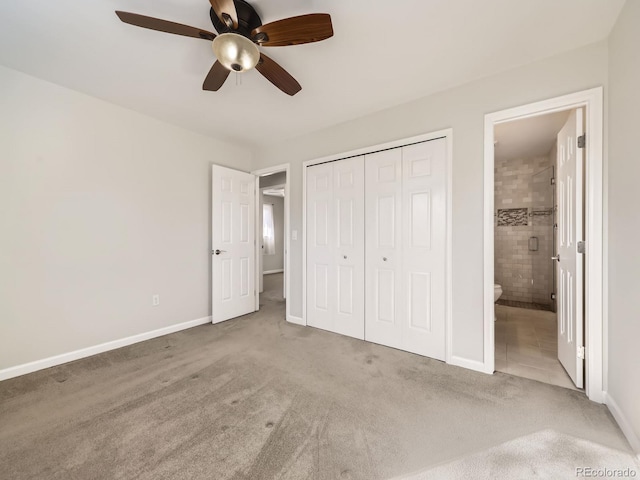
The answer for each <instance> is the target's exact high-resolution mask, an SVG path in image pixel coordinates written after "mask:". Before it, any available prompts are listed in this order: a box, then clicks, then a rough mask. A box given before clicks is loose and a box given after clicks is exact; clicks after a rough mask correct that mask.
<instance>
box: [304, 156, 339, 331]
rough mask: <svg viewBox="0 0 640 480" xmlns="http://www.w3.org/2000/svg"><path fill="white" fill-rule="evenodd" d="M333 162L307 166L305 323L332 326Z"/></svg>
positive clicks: (316, 325) (329, 327)
mask: <svg viewBox="0 0 640 480" xmlns="http://www.w3.org/2000/svg"><path fill="white" fill-rule="evenodd" d="M334 223H335V215H334V210H333V165H332V164H331V163H325V164H321V165H314V166H312V167H308V168H307V324H308V325H310V326H312V327H318V328H323V329H325V330H332V328H333V311H334V305H335V294H334V291H335V290H334V289H333V288H332V287H333V286H334V285H335V278H333V277H334V276H335V272H334V265H335V262H334V260H335V258H334V252H333V250H334V245H333V239H334Z"/></svg>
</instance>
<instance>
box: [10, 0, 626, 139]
mask: <svg viewBox="0 0 640 480" xmlns="http://www.w3.org/2000/svg"><path fill="white" fill-rule="evenodd" d="M251 3H252V4H253V5H254V6H255V7H256V10H257V11H258V13H259V14H260V15H261V17H262V21H263V23H267V22H271V21H274V20H278V19H280V18H284V17H288V16H293V15H300V14H304V13H316V12H318V13H330V14H331V16H332V19H333V26H334V31H335V35H334V37H333V38H330V39H328V40H326V41H324V42H319V43H315V44H307V45H299V46H291V47H273V48H264V51H265V53H267V55H269V56H270V57H272V58H273V59H274V60H276V61H277V62H278V63H280V64H281V65H282V66H283V67H284V68H286V69H287V70H288V71H289V72H290V73H291V74H292V75H293V76H294V77H296V78H297V80H298V81H299V82H300V83H301V85H302V88H303V89H302V91H301V92H300V93H299V94H298V95H296V96H294V97H289V96H287V95H285V94H283V93H282V92H280V91H279V90H278V89H276V88H275V87H274V86H272V85H271V84H270V83H269V82H268V81H267V80H266V79H264V78H263V77H262V76H261V75H260V74H259V73H258V72H257V71H251V72H247V73H245V74H242V75H238V79H241V80H242V82H241V85H236V79H235V78H234V76H235V74H232V75H230V76H229V78H228V80H227V83H226V84H225V85H224V86H223V87H222V88H221V90H220V91H219V92H204V91H202V89H201V87H202V82H203V80H204V78H205V76H206V74H207V72H208V71H209V68H210V67H211V65H212V64H213V62H214V61H215V58H214V56H213V52H212V50H211V45H210V43H209V42H207V41H204V40H199V39H194V38H186V37H180V36H175V35H169V34H164V33H160V32H154V31H150V30H145V29H142V28H137V27H133V26H130V25H126V24H123V23H121V22H120V21H119V20H118V18H117V17H116V15H115V14H114V10H124V11H130V12H135V13H140V14H143V15H149V16H154V17H158V18H163V19H167V20H172V21H174V22H179V23H185V24H188V25H192V26H195V27H200V28H204V29H208V30H212V28H213V27H212V25H211V21H210V19H209V4H208V2H207V0H151V1H149V0H146V1H141V0H101V1H97V0H55V1H52V0H2V1H1V2H0V64H3V65H5V66H8V67H10V68H14V69H16V70H20V71H22V72H25V73H28V74H31V75H34V76H36V77H39V78H42V79H44V80H48V81H51V82H54V83H57V84H60V85H63V86H66V87H69V88H72V89H75V90H78V91H80V92H84V93H87V94H89V95H92V96H95V97H98V98H102V99H104V100H107V101H109V102H112V103H115V104H118V105H122V106H124V107H127V108H131V109H133V110H137V111H139V112H142V113H145V114H148V115H151V116H154V117H157V118H159V119H162V120H164V121H167V122H169V123H173V124H177V125H181V126H183V127H185V128H188V129H190V130H194V131H197V132H201V133H204V134H207V135H210V136H213V137H216V138H220V139H223V140H227V141H232V142H241V143H243V144H246V145H247V146H253V147H257V146H261V145H265V144H268V143H274V142H279V141H282V140H284V139H286V138H291V137H295V136H299V135H303V134H306V133H310V132H312V131H315V130H319V129H322V128H325V127H328V126H331V125H334V124H337V123H340V122H344V121H347V120H350V119H353V118H357V117H360V116H363V115H367V114H369V113H373V112H375V111H378V110H382V109H385V108H389V107H392V106H394V105H398V104H400V103H404V102H407V101H410V100H413V99H416V98H419V97H423V96H426V95H429V94H431V93H434V92H436V91H440V90H443V89H446V88H449V87H452V86H455V85H459V84H462V83H466V82H468V81H471V80H474V79H476V78H480V77H483V76H487V75H490V74H493V73H496V72H499V71H503V70H506V69H509V68H513V67H516V66H518V65H522V64H526V63H529V62H532V61H535V60H538V59H541V58H545V57H548V56H551V55H554V54H557V53H560V52H563V51H567V50H571V49H574V48H577V47H579V46H582V45H586V44H589V43H592V42H595V41H599V40H601V39H604V38H606V36H607V35H608V33H609V31H610V30H611V27H612V26H613V24H614V22H615V19H616V18H617V15H618V13H619V12H620V9H621V7H622V5H623V3H624V0H482V1H479V0H394V1H386V2H383V1H381V0H373V1H372V0H254V1H253V2H251Z"/></svg>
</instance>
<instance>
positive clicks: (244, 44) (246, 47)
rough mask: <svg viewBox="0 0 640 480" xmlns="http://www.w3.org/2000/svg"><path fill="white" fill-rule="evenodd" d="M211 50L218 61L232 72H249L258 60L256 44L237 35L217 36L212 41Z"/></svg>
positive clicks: (258, 52) (258, 53)
mask: <svg viewBox="0 0 640 480" xmlns="http://www.w3.org/2000/svg"><path fill="white" fill-rule="evenodd" d="M212 48H213V53H214V54H215V55H216V58H217V59H218V61H219V62H220V63H221V64H222V65H223V66H224V67H225V68H227V69H228V70H231V71H233V72H245V71H247V70H251V69H252V68H254V67H255V66H256V65H257V64H258V61H259V60H260V51H259V50H258V47H257V46H256V44H255V43H253V42H252V41H251V40H249V39H248V38H247V37H243V36H242V35H239V34H237V33H223V34H222V35H218V36H217V37H216V38H215V39H214V40H213V44H212Z"/></svg>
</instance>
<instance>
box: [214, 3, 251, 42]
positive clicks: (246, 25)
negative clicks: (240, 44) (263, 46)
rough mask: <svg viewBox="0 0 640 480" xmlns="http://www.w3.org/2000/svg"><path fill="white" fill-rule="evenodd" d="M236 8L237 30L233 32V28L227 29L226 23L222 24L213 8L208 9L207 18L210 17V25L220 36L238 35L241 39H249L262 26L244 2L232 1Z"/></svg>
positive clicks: (249, 6)
mask: <svg viewBox="0 0 640 480" xmlns="http://www.w3.org/2000/svg"><path fill="white" fill-rule="evenodd" d="M233 3H234V5H235V6H236V12H237V15H238V29H237V30H234V29H233V27H232V26H231V27H229V25H227V23H225V22H222V21H221V20H220V19H219V18H218V16H217V15H216V12H214V11H213V8H211V9H209V16H210V17H211V23H213V27H214V28H215V29H216V31H217V32H218V33H220V34H222V33H239V34H240V35H242V36H243V37H247V38H249V39H251V32H252V31H253V30H254V29H255V28H258V27H260V26H261V25H262V20H261V19H260V16H259V15H258V13H257V12H256V11H255V9H254V8H253V7H252V6H251V5H249V4H248V3H247V2H245V1H244V0H233Z"/></svg>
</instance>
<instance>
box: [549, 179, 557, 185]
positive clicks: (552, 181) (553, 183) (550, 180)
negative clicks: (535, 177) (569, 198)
mask: <svg viewBox="0 0 640 480" xmlns="http://www.w3.org/2000/svg"><path fill="white" fill-rule="evenodd" d="M549 182H550V183H551V185H555V184H556V179H555V178H554V177H551V178H550V179H549Z"/></svg>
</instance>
